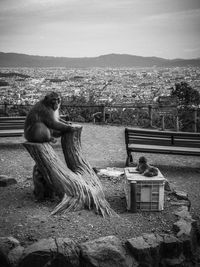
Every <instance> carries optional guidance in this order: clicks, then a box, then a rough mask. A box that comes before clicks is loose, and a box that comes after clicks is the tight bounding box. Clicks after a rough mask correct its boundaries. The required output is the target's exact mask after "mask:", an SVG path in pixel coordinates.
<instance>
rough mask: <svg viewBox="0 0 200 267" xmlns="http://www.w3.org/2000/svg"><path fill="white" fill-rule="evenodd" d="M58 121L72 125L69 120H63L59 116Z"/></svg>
mask: <svg viewBox="0 0 200 267" xmlns="http://www.w3.org/2000/svg"><path fill="white" fill-rule="evenodd" d="M59 121H61V122H63V123H65V124H68V125H72V123H71V122H70V121H65V120H63V119H61V118H59Z"/></svg>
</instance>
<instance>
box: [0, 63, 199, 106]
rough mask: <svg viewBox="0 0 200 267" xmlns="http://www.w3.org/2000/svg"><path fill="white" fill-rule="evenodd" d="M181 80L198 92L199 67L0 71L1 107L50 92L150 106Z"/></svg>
mask: <svg viewBox="0 0 200 267" xmlns="http://www.w3.org/2000/svg"><path fill="white" fill-rule="evenodd" d="M182 81H184V82H187V83H188V84H189V85H190V86H191V87H192V88H194V89H196V90H198V91H199V92H200V68H199V67H176V68H156V67H154V68H120V69H117V68H115V69H112V68H106V69H104V68H91V69H66V68H36V69H34V68H1V70H0V104H1V105H2V104H14V105H16V104H17V105H29V104H30V105H32V104H34V103H35V102H36V101H38V99H40V98H41V97H42V96H43V95H45V94H46V93H47V92H50V91H56V92H59V93H61V95H62V97H63V99H65V100H66V101H70V99H71V98H72V97H73V96H80V95H81V96H84V97H85V98H86V99H89V97H90V96H91V95H92V96H93V98H94V101H95V103H96V104H102V103H107V104H108V103H109V104H112V105H116V104H130V103H131V104H134V103H137V102H142V103H149V102H152V101H154V100H155V99H156V97H158V96H160V95H169V94H170V89H171V88H172V87H174V85H175V84H176V83H179V82H182Z"/></svg>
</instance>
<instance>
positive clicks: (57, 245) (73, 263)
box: [19, 238, 79, 267]
mask: <svg viewBox="0 0 200 267" xmlns="http://www.w3.org/2000/svg"><path fill="white" fill-rule="evenodd" d="M48 264H49V265H48ZM44 265H45V266H51V267H56V266H59V267H65V266H68V267H78V266H79V248H78V246H77V245H76V243H75V242H74V241H73V240H71V239H69V238H55V239H53V238H49V239H41V240H39V241H38V242H36V243H34V244H32V245H30V246H28V247H27V248H26V249H25V250H24V253H23V255H22V259H21V261H20V263H19V267H27V266H28V267H36V266H37V267H43V266H44Z"/></svg>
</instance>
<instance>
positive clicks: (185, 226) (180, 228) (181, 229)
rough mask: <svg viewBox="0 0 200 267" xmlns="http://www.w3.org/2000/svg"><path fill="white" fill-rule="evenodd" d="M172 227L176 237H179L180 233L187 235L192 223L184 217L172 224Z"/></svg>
mask: <svg viewBox="0 0 200 267" xmlns="http://www.w3.org/2000/svg"><path fill="white" fill-rule="evenodd" d="M173 229H174V231H175V232H176V235H177V237H180V236H181V235H186V236H189V235H190V233H191V230H192V224H191V222H188V221H186V220H184V219H180V220H178V221H177V222H175V223H174V224H173Z"/></svg>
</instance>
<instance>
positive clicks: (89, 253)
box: [80, 236, 135, 267]
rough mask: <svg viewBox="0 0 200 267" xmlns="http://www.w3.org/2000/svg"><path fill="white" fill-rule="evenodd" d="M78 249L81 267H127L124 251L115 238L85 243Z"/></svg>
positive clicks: (102, 238) (107, 237)
mask: <svg viewBox="0 0 200 267" xmlns="http://www.w3.org/2000/svg"><path fill="white" fill-rule="evenodd" d="M80 249H81V264H82V265H81V266H84V267H128V264H127V262H126V252H125V249H124V248H123V246H122V244H121V241H120V240H119V239H118V238H117V237H115V236H106V237H101V238H99V239H95V240H93V241H88V242H85V243H83V244H81V245H80ZM132 266H135V265H132Z"/></svg>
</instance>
